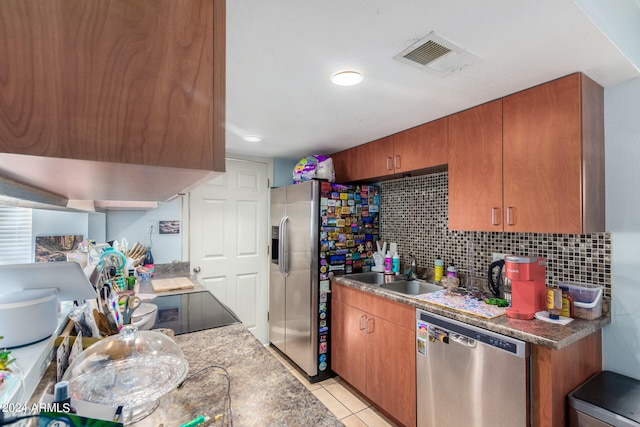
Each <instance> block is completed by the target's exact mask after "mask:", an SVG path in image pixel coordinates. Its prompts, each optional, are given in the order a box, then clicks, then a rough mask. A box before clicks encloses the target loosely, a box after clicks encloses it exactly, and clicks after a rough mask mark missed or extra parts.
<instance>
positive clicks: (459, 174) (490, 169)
mask: <svg viewBox="0 0 640 427" xmlns="http://www.w3.org/2000/svg"><path fill="white" fill-rule="evenodd" d="M502 215H503V212H502V100H496V101H492V102H489V103H487V104H483V105H480V106H478V107H475V108H471V109H469V110H466V111H462V112H460V113H457V114H454V115H452V116H450V117H449V229H451V230H475V231H502V230H503V222H502Z"/></svg>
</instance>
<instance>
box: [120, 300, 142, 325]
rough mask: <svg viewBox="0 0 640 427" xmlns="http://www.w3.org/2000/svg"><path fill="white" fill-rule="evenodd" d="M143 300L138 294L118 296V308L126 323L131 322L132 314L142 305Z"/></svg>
mask: <svg viewBox="0 0 640 427" xmlns="http://www.w3.org/2000/svg"><path fill="white" fill-rule="evenodd" d="M141 302H142V300H141V299H140V298H138V297H136V296H130V295H126V294H125V295H120V296H119V297H118V310H119V311H120V313H122V321H123V323H124V324H125V325H128V324H129V323H131V314H132V313H133V312H134V311H135V310H136V308H138V307H139V306H140V303H141Z"/></svg>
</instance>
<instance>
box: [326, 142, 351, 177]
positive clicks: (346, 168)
mask: <svg viewBox="0 0 640 427" xmlns="http://www.w3.org/2000/svg"><path fill="white" fill-rule="evenodd" d="M356 150H357V147H355V148H350V149H348V150H343V151H340V152H338V153H334V154H332V155H331V160H333V169H334V171H335V173H336V182H352V181H355V180H356V178H355V175H354V172H355V171H354V170H353V168H352V165H353V163H354V161H355V158H356Z"/></svg>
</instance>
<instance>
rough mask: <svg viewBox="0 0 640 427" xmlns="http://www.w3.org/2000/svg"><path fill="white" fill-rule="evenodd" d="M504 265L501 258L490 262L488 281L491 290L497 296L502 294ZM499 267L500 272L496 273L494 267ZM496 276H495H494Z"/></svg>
mask: <svg viewBox="0 0 640 427" xmlns="http://www.w3.org/2000/svg"><path fill="white" fill-rule="evenodd" d="M503 267H504V260H503V259H500V260H498V261H494V262H492V263H491V264H489V272H488V276H489V277H488V281H489V290H490V291H491V293H492V294H493V295H495V296H497V297H499V296H500V284H501V283H502V268H503ZM496 268H497V269H498V274H497V275H494V273H493V272H494V269H496ZM494 277H495V278H494Z"/></svg>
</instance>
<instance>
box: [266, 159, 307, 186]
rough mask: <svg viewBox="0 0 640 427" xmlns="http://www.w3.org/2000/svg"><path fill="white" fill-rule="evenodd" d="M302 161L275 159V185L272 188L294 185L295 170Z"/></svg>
mask: <svg viewBox="0 0 640 427" xmlns="http://www.w3.org/2000/svg"><path fill="white" fill-rule="evenodd" d="M299 161H300V160H291V159H283V158H275V159H273V184H272V185H271V186H272V187H285V186H287V185H291V184H293V169H295V167H296V165H297V164H298V162H299Z"/></svg>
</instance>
